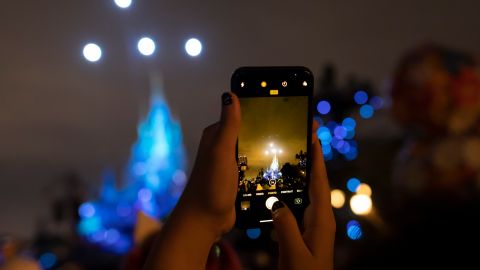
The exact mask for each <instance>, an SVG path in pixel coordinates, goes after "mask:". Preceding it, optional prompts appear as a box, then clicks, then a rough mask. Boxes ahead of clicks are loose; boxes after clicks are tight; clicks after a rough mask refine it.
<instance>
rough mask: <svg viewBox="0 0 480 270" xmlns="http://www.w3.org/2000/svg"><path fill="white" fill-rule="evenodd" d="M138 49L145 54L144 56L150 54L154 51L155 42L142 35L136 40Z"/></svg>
mask: <svg viewBox="0 0 480 270" xmlns="http://www.w3.org/2000/svg"><path fill="white" fill-rule="evenodd" d="M137 47H138V51H139V52H140V53H141V54H143V55H145V56H150V55H152V54H153V53H154V52H155V48H156V46H155V42H154V41H153V40H152V39H151V38H148V37H143V38H141V39H140V40H139V41H138V45H137Z"/></svg>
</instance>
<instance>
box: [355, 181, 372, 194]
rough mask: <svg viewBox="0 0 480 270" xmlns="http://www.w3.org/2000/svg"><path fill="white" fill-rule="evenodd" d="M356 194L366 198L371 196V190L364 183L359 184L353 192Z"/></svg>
mask: <svg viewBox="0 0 480 270" xmlns="http://www.w3.org/2000/svg"><path fill="white" fill-rule="evenodd" d="M355 192H356V193H357V194H364V195H367V196H372V188H371V187H370V186H369V185H368V184H365V183H361V184H360V185H358V187H357V190H355Z"/></svg>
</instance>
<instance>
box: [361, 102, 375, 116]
mask: <svg viewBox="0 0 480 270" xmlns="http://www.w3.org/2000/svg"><path fill="white" fill-rule="evenodd" d="M373 112H374V110H373V107H372V106H371V105H368V104H365V105H362V107H360V116H361V117H362V118H364V119H369V118H372V116H373Z"/></svg>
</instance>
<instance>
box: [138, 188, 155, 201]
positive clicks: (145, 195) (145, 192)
mask: <svg viewBox="0 0 480 270" xmlns="http://www.w3.org/2000/svg"><path fill="white" fill-rule="evenodd" d="M138 199H139V200H140V201H141V202H149V201H150V200H152V192H151V191H150V190H149V189H147V188H142V189H140V190H139V191H138Z"/></svg>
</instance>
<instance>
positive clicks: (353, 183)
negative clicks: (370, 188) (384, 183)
mask: <svg viewBox="0 0 480 270" xmlns="http://www.w3.org/2000/svg"><path fill="white" fill-rule="evenodd" d="M359 185H360V180H358V179H357V178H355V177H352V178H350V179H348V181H347V188H348V190H350V191H351V192H355V191H356V190H357V188H358V186H359Z"/></svg>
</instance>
